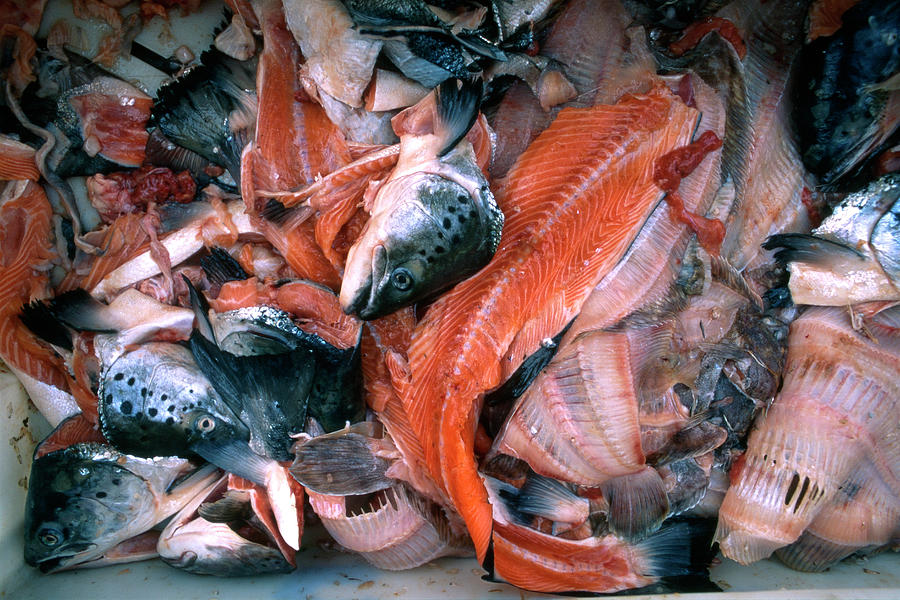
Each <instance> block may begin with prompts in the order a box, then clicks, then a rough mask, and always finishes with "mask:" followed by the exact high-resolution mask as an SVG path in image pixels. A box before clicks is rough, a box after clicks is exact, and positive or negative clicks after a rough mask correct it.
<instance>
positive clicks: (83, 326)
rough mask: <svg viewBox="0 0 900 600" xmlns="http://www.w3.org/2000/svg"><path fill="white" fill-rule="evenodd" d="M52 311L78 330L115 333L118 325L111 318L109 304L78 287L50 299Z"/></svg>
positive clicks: (58, 317)
mask: <svg viewBox="0 0 900 600" xmlns="http://www.w3.org/2000/svg"><path fill="white" fill-rule="evenodd" d="M49 307H50V311H51V312H52V313H53V314H54V315H55V316H56V318H57V319H59V320H60V321H62V322H63V323H65V324H66V325H68V326H69V327H71V328H72V329H77V330H78V331H95V332H97V333H115V332H116V331H118V327H116V325H115V324H114V323H113V322H112V321H111V320H110V318H109V312H108V309H107V306H106V305H105V304H103V303H102V302H100V301H99V300H97V299H96V298H94V297H93V296H91V295H90V294H88V293H87V291H86V290H84V289H82V288H76V289H74V290H72V291H69V292H66V293H64V294H60V295H59V296H56V297H55V298H53V299H52V300H50V304H49Z"/></svg>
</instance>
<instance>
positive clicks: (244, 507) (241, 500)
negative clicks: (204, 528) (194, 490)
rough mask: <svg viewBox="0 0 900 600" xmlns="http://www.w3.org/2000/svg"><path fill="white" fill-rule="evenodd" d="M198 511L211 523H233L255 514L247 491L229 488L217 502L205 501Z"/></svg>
mask: <svg viewBox="0 0 900 600" xmlns="http://www.w3.org/2000/svg"><path fill="white" fill-rule="evenodd" d="M197 513H198V514H199V515H200V516H201V517H202V518H204V519H206V520H207V521H209V522H210V523H233V522H234V521H246V520H247V519H249V518H250V516H251V515H252V514H253V510H252V509H251V508H250V499H249V498H248V497H247V494H246V492H239V491H236V490H228V491H226V492H225V495H224V496H222V497H221V498H219V499H218V500H216V501H215V502H204V503H203V504H201V505H200V506H199V507H197Z"/></svg>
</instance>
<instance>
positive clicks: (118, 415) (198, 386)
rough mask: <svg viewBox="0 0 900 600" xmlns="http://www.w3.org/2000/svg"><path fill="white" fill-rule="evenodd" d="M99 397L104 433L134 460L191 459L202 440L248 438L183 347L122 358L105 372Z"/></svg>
mask: <svg viewBox="0 0 900 600" xmlns="http://www.w3.org/2000/svg"><path fill="white" fill-rule="evenodd" d="M99 397H100V404H99V411H100V424H101V428H102V430H103V434H104V435H105V436H106V438H107V439H108V440H109V441H110V442H111V443H113V444H115V445H116V447H117V448H119V449H120V450H122V451H123V452H128V453H131V454H134V455H136V456H173V455H177V456H189V455H190V454H191V446H192V444H194V443H196V442H198V441H201V440H218V439H222V440H228V439H232V438H235V437H241V436H243V437H244V438H245V439H246V437H247V436H248V433H247V432H246V428H245V427H244V425H243V424H242V423H241V421H240V420H239V418H238V416H237V415H236V414H235V413H234V411H232V410H231V409H230V408H229V407H228V405H227V404H225V402H224V401H223V400H222V398H221V396H220V395H219V394H218V393H217V392H216V390H215V388H214V387H213V386H212V385H211V384H210V382H209V380H208V379H207V378H206V377H205V376H204V375H203V373H202V372H201V370H200V368H199V367H198V366H197V363H196V362H195V360H194V357H193V356H192V355H191V352H190V350H188V349H187V348H185V347H184V346H182V345H180V344H171V343H165V342H151V343H148V344H143V345H141V346H139V347H138V348H137V349H135V350H132V351H131V352H127V353H125V354H122V355H121V356H119V357H118V358H116V359H115V360H114V361H113V362H112V363H111V364H109V365H108V366H106V367H105V368H104V369H103V372H102V374H101V378H100V389H99Z"/></svg>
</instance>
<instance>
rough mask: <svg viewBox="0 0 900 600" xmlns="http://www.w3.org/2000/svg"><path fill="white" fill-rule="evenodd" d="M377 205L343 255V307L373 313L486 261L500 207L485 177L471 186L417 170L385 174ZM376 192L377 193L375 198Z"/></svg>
mask: <svg viewBox="0 0 900 600" xmlns="http://www.w3.org/2000/svg"><path fill="white" fill-rule="evenodd" d="M383 195H386V196H388V197H389V198H390V202H389V203H385V204H388V206H387V207H386V208H385V210H383V211H381V212H376V213H375V214H373V215H372V218H371V219H370V220H369V222H368V223H367V225H366V228H365V230H364V231H363V233H362V235H361V237H360V239H359V241H358V242H357V243H356V244H355V245H354V246H353V247H352V248H351V249H350V252H349V254H348V255H347V266H346V270H345V272H344V278H343V281H342V284H341V295H340V302H341V308H342V309H343V310H344V312H347V313H355V314H357V315H359V316H360V317H361V318H363V319H375V318H378V317H381V316H384V315H386V314H389V313H392V312H394V311H395V310H397V309H399V308H402V307H404V306H409V305H410V304H413V303H415V302H417V301H419V300H423V299H425V298H428V297H430V296H432V295H434V294H436V293H437V292H440V291H442V290H444V289H446V288H448V287H450V286H451V285H453V284H454V283H457V282H459V281H461V280H462V279H464V278H466V277H468V276H469V275H471V274H473V273H474V272H475V271H477V270H478V269H480V268H481V267H483V266H484V265H485V264H487V263H488V261H490V259H491V257H492V256H493V255H494V252H495V251H496V249H497V246H498V244H499V241H500V231H501V229H502V226H503V214H502V213H501V212H500V210H499V209H498V208H497V206H496V204H495V203H494V198H493V195H492V194H491V191H490V189H489V188H488V186H487V183H486V182H484V183H483V184H482V185H481V186H480V187H476V188H475V189H474V190H472V189H471V188H470V187H469V186H463V185H461V184H460V183H457V182H456V181H453V180H451V179H449V178H447V177H444V176H442V175H437V174H434V173H428V172H424V171H418V172H413V173H410V174H408V175H406V176H404V177H401V178H398V179H394V180H391V181H389V182H388V183H387V184H385V186H384V187H383V188H382V189H381V190H379V196H383ZM377 202H378V200H376V203H377Z"/></svg>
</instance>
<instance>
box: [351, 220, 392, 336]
mask: <svg viewBox="0 0 900 600" xmlns="http://www.w3.org/2000/svg"><path fill="white" fill-rule="evenodd" d="M367 229H368V228H367ZM367 241H368V240H367V239H366V236H365V233H364V234H363V237H362V238H361V239H360V241H359V242H357V243H356V244H354V245H353V247H352V248H350V252H348V253H347V267H346V270H345V271H344V278H343V280H342V281H341V293H340V303H341V309H342V310H343V311H344V312H345V313H346V314H348V315H349V314H357V315H359V317H360V318H362V319H370V318H373V317H372V316H371V315H372V313H373V312H374V311H373V309H372V308H371V305H372V293H373V288H374V285H375V282H376V281H380V280H381V279H382V277H383V275H384V269H385V267H386V264H387V252H386V251H385V249H384V246H383V245H382V244H374V245H371V244H369V243H366V242H367Z"/></svg>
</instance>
